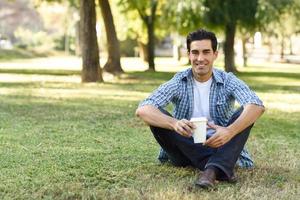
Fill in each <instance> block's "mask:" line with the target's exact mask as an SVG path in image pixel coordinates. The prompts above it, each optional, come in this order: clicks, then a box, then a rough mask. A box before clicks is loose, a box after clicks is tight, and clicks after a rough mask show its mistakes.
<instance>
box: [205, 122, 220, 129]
mask: <svg viewBox="0 0 300 200" xmlns="http://www.w3.org/2000/svg"><path fill="white" fill-rule="evenodd" d="M207 125H208V127H209V128H212V129H217V128H218V127H219V126H218V125H215V124H213V123H207Z"/></svg>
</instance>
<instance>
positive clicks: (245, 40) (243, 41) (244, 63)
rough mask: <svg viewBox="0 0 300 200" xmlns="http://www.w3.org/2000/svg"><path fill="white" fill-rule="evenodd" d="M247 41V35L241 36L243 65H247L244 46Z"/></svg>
mask: <svg viewBox="0 0 300 200" xmlns="http://www.w3.org/2000/svg"><path fill="white" fill-rule="evenodd" d="M247 41H248V38H247V37H242V46H243V65H244V67H247V60H248V55H247V47H246V43H247Z"/></svg>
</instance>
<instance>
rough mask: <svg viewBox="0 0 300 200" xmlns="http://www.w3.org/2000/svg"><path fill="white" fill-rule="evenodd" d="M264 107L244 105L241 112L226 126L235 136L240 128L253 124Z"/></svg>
mask: <svg viewBox="0 0 300 200" xmlns="http://www.w3.org/2000/svg"><path fill="white" fill-rule="evenodd" d="M264 110H265V109H264V107H262V106H257V105H254V104H248V105H246V106H245V107H244V110H243V112H242V114H241V115H240V116H239V117H238V118H237V119H236V120H235V121H234V122H233V123H232V124H231V125H229V126H228V127H227V128H228V129H229V130H230V133H231V134H232V135H233V136H235V135H236V134H238V133H240V132H241V131H242V130H244V129H245V128H247V127H248V126H250V125H251V124H253V123H254V122H255V121H256V120H257V119H258V118H259V117H260V116H261V115H262V114H263V112H264Z"/></svg>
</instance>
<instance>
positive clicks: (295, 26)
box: [258, 0, 300, 60]
mask: <svg viewBox="0 0 300 200" xmlns="http://www.w3.org/2000/svg"><path fill="white" fill-rule="evenodd" d="M299 14H300V2H299V1H298V0H260V6H259V10H258V19H259V20H258V22H259V28H260V30H261V31H262V32H263V33H264V34H266V35H267V37H268V41H267V43H268V45H269V50H270V52H269V53H270V54H272V53H273V49H274V47H273V45H274V43H276V42H277V41H279V45H280V55H281V59H282V60H283V59H284V54H285V53H284V50H285V46H286V40H290V38H291V37H292V35H294V34H297V33H298V32H299V31H300V28H299V27H300V23H299V20H298V16H299ZM272 39H273V40H274V41H275V42H274V41H272ZM291 44H292V43H291V41H290V52H292V51H291V49H292V47H291Z"/></svg>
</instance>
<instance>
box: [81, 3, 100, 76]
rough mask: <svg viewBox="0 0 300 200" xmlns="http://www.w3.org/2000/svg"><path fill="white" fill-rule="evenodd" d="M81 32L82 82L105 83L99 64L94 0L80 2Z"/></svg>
mask: <svg viewBox="0 0 300 200" xmlns="http://www.w3.org/2000/svg"><path fill="white" fill-rule="evenodd" d="M80 31H81V36H82V49H81V52H82V71H81V81H82V82H96V81H101V82H102V81H103V79H102V71H101V68H100V64H99V49H98V42H97V33H96V10H95V1H94V0H81V1H80Z"/></svg>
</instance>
